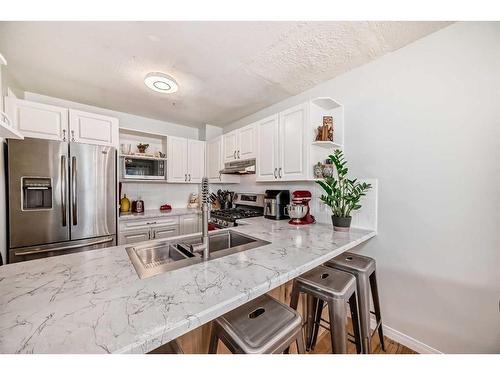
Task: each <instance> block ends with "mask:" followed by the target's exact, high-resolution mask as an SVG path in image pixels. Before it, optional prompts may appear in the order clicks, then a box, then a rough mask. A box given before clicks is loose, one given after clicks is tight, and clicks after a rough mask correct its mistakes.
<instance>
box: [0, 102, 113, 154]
mask: <svg viewBox="0 0 500 375" xmlns="http://www.w3.org/2000/svg"><path fill="white" fill-rule="evenodd" d="M5 102H6V107H7V113H8V114H9V117H10V118H11V119H12V121H13V124H14V127H15V128H16V129H17V130H18V131H19V132H21V134H22V135H23V136H25V137H32V138H42V139H51V140H56V141H63V142H78V143H89V144H95V145H103V146H113V147H116V148H118V142H119V141H118V119H116V118H114V117H109V116H103V115H98V114H95V113H90V112H83V111H77V110H74V109H68V108H63V107H58V106H54V105H48V104H43V103H37V102H31V101H29V100H22V99H17V98H14V97H6V98H5Z"/></svg>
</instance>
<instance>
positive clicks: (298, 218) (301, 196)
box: [286, 190, 316, 225]
mask: <svg viewBox="0 0 500 375" xmlns="http://www.w3.org/2000/svg"><path fill="white" fill-rule="evenodd" d="M311 199H312V195H311V192H310V191H307V190H297V191H294V192H293V193H292V203H291V204H289V205H288V206H286V209H287V212H286V214H287V215H288V216H290V218H291V219H290V221H289V222H288V223H289V224H293V225H304V224H314V223H315V222H316V220H315V219H314V216H312V215H311V209H310V207H309V201H310V200H311Z"/></svg>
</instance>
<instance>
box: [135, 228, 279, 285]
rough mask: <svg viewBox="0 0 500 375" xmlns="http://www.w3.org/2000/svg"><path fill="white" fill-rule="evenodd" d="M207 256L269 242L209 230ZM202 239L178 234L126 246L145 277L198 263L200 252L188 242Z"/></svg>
mask: <svg viewBox="0 0 500 375" xmlns="http://www.w3.org/2000/svg"><path fill="white" fill-rule="evenodd" d="M208 238H209V240H208V242H209V247H210V258H209V260H210V259H216V258H221V257H223V256H226V255H230V254H234V253H237V252H240V251H245V250H249V249H254V248H256V247H260V246H264V245H267V244H269V243H270V242H268V241H264V240H261V239H258V238H254V237H251V236H247V235H244V234H241V233H237V232H234V231H231V230H224V231H218V232H211V233H209V237H208ZM201 242H202V237H201V235H199V234H198V235H195V236H187V237H177V238H172V239H169V240H160V241H154V242H148V243H144V244H140V245H137V246H130V247H127V248H126V250H127V254H128V256H129V258H130V260H131V262H132V264H133V266H134V268H135V270H136V272H137V274H138V275H139V278H141V279H145V278H147V277H151V276H154V275H158V274H161V273H164V272H168V271H172V270H176V269H179V268H183V267H187V266H190V265H192V264H196V263H201V262H203V259H202V257H201V254H199V253H193V252H192V251H191V245H195V244H199V243H201Z"/></svg>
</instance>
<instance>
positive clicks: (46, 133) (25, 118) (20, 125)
mask: <svg viewBox="0 0 500 375" xmlns="http://www.w3.org/2000/svg"><path fill="white" fill-rule="evenodd" d="M5 107H6V112H7V113H8V114H9V116H10V118H11V120H12V122H13V126H14V127H15V128H16V129H17V130H18V131H20V132H21V134H22V135H23V136H25V137H32V138H43V139H51V140H56V141H67V140H68V109H67V108H62V107H56V106H54V105H48V104H42V103H35V102H30V101H28V100H22V99H17V98H14V97H10V96H7V97H5Z"/></svg>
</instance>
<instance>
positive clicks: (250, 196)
mask: <svg viewBox="0 0 500 375" xmlns="http://www.w3.org/2000/svg"><path fill="white" fill-rule="evenodd" d="M234 204H235V207H234V208H229V209H223V210H214V211H211V212H210V222H211V223H212V224H213V225H214V226H215V229H220V228H231V227H236V226H238V220H240V219H246V218H251V217H258V216H264V194H257V193H236V194H235V196H234Z"/></svg>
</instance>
